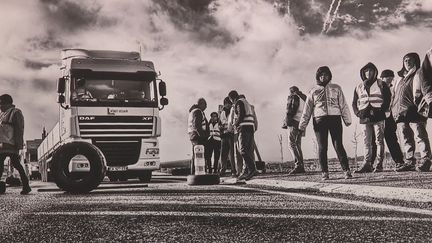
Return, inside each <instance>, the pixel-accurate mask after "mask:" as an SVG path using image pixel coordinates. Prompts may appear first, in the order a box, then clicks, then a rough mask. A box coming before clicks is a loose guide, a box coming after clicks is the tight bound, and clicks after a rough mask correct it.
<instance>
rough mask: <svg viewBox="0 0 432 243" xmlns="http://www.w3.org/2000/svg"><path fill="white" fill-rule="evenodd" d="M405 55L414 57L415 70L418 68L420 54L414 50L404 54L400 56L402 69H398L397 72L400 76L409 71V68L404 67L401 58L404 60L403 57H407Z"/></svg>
mask: <svg viewBox="0 0 432 243" xmlns="http://www.w3.org/2000/svg"><path fill="white" fill-rule="evenodd" d="M407 57H411V58H412V59H414V64H415V67H416V70H418V69H419V68H420V56H419V55H418V54H417V53H415V52H411V53H408V54H406V55H405V56H404V57H403V58H402V69H401V70H399V72H398V75H399V77H401V78H403V77H405V74H406V73H407V72H408V71H409V70H406V69H405V65H404V62H403V60H405V58H407Z"/></svg>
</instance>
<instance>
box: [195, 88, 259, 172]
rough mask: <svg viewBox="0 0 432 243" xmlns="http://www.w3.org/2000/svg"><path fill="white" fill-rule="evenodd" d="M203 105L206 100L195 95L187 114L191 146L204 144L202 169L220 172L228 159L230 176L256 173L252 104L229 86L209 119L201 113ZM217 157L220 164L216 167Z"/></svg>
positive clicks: (256, 123)
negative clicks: (195, 99)
mask: <svg viewBox="0 0 432 243" xmlns="http://www.w3.org/2000/svg"><path fill="white" fill-rule="evenodd" d="M206 108H207V102H206V100H205V99H204V98H199V99H198V101H197V103H196V104H194V105H193V106H192V107H191V108H190V110H189V118H188V134H189V139H190V141H191V143H192V147H193V146H195V145H203V146H204V151H205V152H204V153H205V156H204V157H205V165H206V166H205V170H206V173H213V174H220V175H222V176H224V175H225V173H226V170H227V167H228V161H230V165H231V175H232V176H233V177H236V178H238V179H239V180H243V179H244V180H250V179H251V178H252V177H254V176H255V175H256V174H257V168H256V165H255V156H254V147H255V141H254V133H255V131H256V130H257V128H258V120H257V117H256V114H255V109H254V106H252V105H251V104H250V103H249V102H248V101H247V100H246V97H245V96H244V95H241V94H239V93H238V92H237V91H236V90H232V91H231V92H229V94H228V96H227V97H226V98H225V99H224V101H223V109H222V110H221V111H220V112H212V113H211V114H210V121H208V120H207V118H206V116H205V113H204V111H205V110H206ZM234 156H235V157H236V158H234ZM219 157H220V158H221V168H218V167H219ZM212 158H213V163H212ZM193 161H194V160H192V166H191V168H192V170H193V168H194V166H193Z"/></svg>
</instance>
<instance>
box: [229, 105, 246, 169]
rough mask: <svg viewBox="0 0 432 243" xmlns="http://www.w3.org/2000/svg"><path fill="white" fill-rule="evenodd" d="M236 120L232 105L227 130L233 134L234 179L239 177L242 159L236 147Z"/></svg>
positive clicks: (237, 132)
mask: <svg viewBox="0 0 432 243" xmlns="http://www.w3.org/2000/svg"><path fill="white" fill-rule="evenodd" d="M228 98H229V97H228ZM230 102H231V99H230ZM236 120H237V116H236V114H235V109H234V104H232V106H231V109H230V114H229V116H228V130H231V131H233V132H234V141H233V151H234V154H235V168H236V172H237V173H236V177H239V176H240V175H241V173H242V171H243V157H242V155H241V154H240V150H239V147H238V137H239V131H238V129H237V127H234V124H235V123H236Z"/></svg>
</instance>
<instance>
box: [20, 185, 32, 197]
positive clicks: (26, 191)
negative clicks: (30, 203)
mask: <svg viewBox="0 0 432 243" xmlns="http://www.w3.org/2000/svg"><path fill="white" fill-rule="evenodd" d="M30 192H31V188H30V186H24V187H23V189H22V191H21V193H20V194H21V195H27V194H29V193H30Z"/></svg>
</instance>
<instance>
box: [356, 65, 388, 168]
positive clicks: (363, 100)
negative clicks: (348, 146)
mask: <svg viewBox="0 0 432 243" xmlns="http://www.w3.org/2000/svg"><path fill="white" fill-rule="evenodd" d="M360 77H361V79H362V82H361V83H360V84H358V85H357V86H356V87H355V89H354V98H353V103H352V107H353V111H354V114H356V116H357V117H358V118H360V124H361V125H362V127H363V139H364V140H363V141H364V162H363V165H362V166H361V167H360V169H358V170H356V171H355V173H367V172H372V170H373V171H374V172H382V171H383V161H384V127H385V119H386V112H387V111H388V109H389V106H390V101H391V92H390V88H389V87H388V85H387V84H386V83H385V82H383V81H382V80H380V79H378V69H377V68H376V66H375V65H374V64H373V63H368V64H366V65H365V66H364V67H363V68H361V70H360ZM374 134H375V139H376V141H375V144H376V146H377V152H376V153H377V156H376V157H377V160H378V162H377V164H376V166H375V169H373V163H374V161H373V157H374V156H373V150H374V149H373V146H374V145H373V143H374V141H373V137H374Z"/></svg>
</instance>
